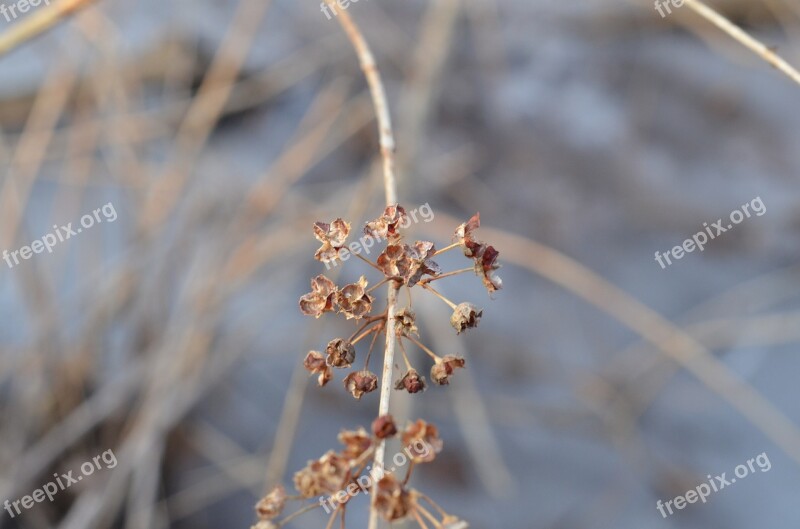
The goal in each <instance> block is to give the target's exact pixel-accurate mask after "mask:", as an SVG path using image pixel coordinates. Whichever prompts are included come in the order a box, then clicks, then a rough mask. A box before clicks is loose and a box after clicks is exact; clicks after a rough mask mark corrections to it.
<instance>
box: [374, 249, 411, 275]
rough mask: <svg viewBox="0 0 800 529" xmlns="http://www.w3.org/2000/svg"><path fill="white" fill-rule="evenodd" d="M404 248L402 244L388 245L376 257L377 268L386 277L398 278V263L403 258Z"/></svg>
mask: <svg viewBox="0 0 800 529" xmlns="http://www.w3.org/2000/svg"><path fill="white" fill-rule="evenodd" d="M405 254H406V246H405V245H403V244H389V245H387V246H386V249H385V250H383V252H381V254H380V255H379V256H378V260H377V263H378V268H379V269H380V270H381V272H383V273H384V275H386V276H387V277H396V276H400V275H401V274H400V267H399V266H398V265H399V263H400V261H401V260H402V259H404V258H405Z"/></svg>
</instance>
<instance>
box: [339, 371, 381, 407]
mask: <svg viewBox="0 0 800 529" xmlns="http://www.w3.org/2000/svg"><path fill="white" fill-rule="evenodd" d="M344 387H345V388H346V389H347V391H348V392H349V393H350V394H351V395H353V396H354V397H355V398H356V399H358V400H361V397H362V396H364V393H372V392H373V391H375V390H376V389H378V376H377V375H375V373H371V372H370V371H366V370H363V371H354V372H352V373H350V374H349V375H347V376H346V377H345V379H344Z"/></svg>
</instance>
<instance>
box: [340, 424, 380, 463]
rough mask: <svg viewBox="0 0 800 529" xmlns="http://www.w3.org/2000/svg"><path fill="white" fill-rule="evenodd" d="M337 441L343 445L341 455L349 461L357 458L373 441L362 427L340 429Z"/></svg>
mask: <svg viewBox="0 0 800 529" xmlns="http://www.w3.org/2000/svg"><path fill="white" fill-rule="evenodd" d="M339 442H340V443H342V444H343V445H344V450H343V451H342V456H343V457H344V458H345V459H347V460H350V461H356V460H358V459H359V458H360V457H361V456H362V455H363V454H364V452H366V451H367V450H369V449H370V448H372V445H373V443H374V441H373V439H372V436H371V435H369V433H367V431H366V430H365V429H364V428H359V429H358V430H342V431H341V432H340V433H339Z"/></svg>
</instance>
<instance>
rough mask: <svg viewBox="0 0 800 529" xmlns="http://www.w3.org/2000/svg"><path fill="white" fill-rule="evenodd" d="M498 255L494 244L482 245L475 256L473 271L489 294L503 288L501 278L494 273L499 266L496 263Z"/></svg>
mask: <svg viewBox="0 0 800 529" xmlns="http://www.w3.org/2000/svg"><path fill="white" fill-rule="evenodd" d="M499 256H500V252H498V251H497V250H495V249H494V246H482V247H481V248H480V249H479V251H478V254H477V255H476V257H475V273H477V274H478V275H479V276H480V278H481V281H483V286H485V287H486V290H488V291H489V293H490V294H491V293H492V292H495V291H497V290H500V289H501V288H503V280H502V279H500V276H498V275H497V273H496V270H497V269H498V268H500V265H499V264H497V258H498V257H499Z"/></svg>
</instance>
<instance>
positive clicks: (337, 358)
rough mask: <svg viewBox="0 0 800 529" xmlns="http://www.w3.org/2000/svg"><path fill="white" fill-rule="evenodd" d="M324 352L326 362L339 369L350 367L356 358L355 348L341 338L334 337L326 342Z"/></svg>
mask: <svg viewBox="0 0 800 529" xmlns="http://www.w3.org/2000/svg"><path fill="white" fill-rule="evenodd" d="M325 353H326V354H327V355H328V357H327V360H326V363H327V364H328V365H329V366H332V367H338V368H340V369H343V368H346V367H350V366H351V365H353V361H354V360H355V359H356V348H355V347H354V346H353V344H351V343H350V342H348V341H345V340H344V339H343V338H334V339H333V340H331V341H330V342H328V346H327V347H326V348H325Z"/></svg>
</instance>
